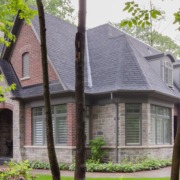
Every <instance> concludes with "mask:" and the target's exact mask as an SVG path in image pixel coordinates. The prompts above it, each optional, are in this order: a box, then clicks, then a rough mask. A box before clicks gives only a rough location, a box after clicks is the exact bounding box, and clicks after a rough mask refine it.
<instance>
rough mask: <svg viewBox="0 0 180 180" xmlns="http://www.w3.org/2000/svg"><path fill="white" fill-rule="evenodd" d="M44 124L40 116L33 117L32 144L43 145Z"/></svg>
mask: <svg viewBox="0 0 180 180" xmlns="http://www.w3.org/2000/svg"><path fill="white" fill-rule="evenodd" d="M43 129H44V126H43V119H42V118H34V144H35V145H43V144H44V142H43V139H44V131H43Z"/></svg>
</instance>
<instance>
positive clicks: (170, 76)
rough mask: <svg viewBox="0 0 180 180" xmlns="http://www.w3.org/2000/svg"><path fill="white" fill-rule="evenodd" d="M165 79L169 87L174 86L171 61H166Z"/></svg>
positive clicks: (164, 68) (164, 67)
mask: <svg viewBox="0 0 180 180" xmlns="http://www.w3.org/2000/svg"><path fill="white" fill-rule="evenodd" d="M163 79H164V82H165V83H166V84H167V85H168V86H169V87H172V86H173V65H172V63H171V62H169V61H164V66H163Z"/></svg>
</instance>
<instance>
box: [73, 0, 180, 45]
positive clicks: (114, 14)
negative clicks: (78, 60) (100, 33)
mask: <svg viewBox="0 0 180 180" xmlns="http://www.w3.org/2000/svg"><path fill="white" fill-rule="evenodd" d="M71 1H72V3H73V5H74V6H75V9H76V12H77V11H78V0H71ZM127 1H128V0H87V28H92V27H95V26H98V25H101V24H104V23H108V22H120V20H122V19H125V18H126V17H127V14H126V13H125V12H122V9H123V8H124V3H125V2H127ZM129 1H130V0H129ZM135 2H137V3H141V4H140V5H141V7H143V8H147V7H149V3H150V0H135ZM152 3H153V4H154V5H155V6H156V7H158V8H159V9H161V10H164V11H165V12H166V20H165V21H162V22H160V23H158V24H157V25H156V29H157V30H158V31H159V32H160V33H162V34H165V35H168V36H170V37H171V38H173V39H175V40H177V39H179V42H180V32H178V31H176V29H177V26H175V25H172V23H173V20H174V17H173V13H174V12H177V11H178V9H179V8H180V0H152Z"/></svg>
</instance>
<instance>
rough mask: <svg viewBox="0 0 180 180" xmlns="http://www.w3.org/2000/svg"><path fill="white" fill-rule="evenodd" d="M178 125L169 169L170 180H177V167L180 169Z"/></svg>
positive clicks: (179, 130) (179, 129)
mask: <svg viewBox="0 0 180 180" xmlns="http://www.w3.org/2000/svg"><path fill="white" fill-rule="evenodd" d="M179 151H180V124H179V125H178V129H177V134H176V137H175V142H174V148H173V157H172V167H171V180H179V167H180V152H179Z"/></svg>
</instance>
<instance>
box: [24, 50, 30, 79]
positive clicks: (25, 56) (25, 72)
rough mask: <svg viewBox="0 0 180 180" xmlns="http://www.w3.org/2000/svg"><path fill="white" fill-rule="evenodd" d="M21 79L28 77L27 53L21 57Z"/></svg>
mask: <svg viewBox="0 0 180 180" xmlns="http://www.w3.org/2000/svg"><path fill="white" fill-rule="evenodd" d="M22 77H23V78H26V77H29V53H24V54H23V55H22Z"/></svg>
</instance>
